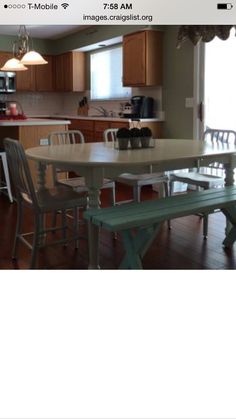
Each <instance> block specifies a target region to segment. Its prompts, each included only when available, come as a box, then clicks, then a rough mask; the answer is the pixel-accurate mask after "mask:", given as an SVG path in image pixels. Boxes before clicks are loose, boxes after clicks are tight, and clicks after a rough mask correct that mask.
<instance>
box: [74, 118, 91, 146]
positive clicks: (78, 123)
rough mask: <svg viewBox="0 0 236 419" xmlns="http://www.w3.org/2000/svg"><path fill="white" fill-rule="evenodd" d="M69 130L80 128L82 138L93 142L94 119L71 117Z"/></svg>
mask: <svg viewBox="0 0 236 419" xmlns="http://www.w3.org/2000/svg"><path fill="white" fill-rule="evenodd" d="M69 129H70V130H76V129H78V130H80V131H81V132H82V133H83V134H84V140H85V142H86V143H87V142H88V143H92V142H94V141H95V140H94V121H93V120H87V119H72V120H71V124H70V125H69Z"/></svg>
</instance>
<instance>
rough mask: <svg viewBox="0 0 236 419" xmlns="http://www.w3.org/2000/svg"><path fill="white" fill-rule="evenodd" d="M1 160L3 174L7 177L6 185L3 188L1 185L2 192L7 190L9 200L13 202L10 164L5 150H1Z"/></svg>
mask: <svg viewBox="0 0 236 419" xmlns="http://www.w3.org/2000/svg"><path fill="white" fill-rule="evenodd" d="M0 159H1V160H2V167H3V173H4V176H5V182H6V185H4V186H2V184H1V185H0V190H2V189H6V190H7V193H8V198H9V200H10V202H13V198H12V193H11V183H10V177H9V170H8V164H7V155H6V152H5V150H4V149H1V148H0Z"/></svg>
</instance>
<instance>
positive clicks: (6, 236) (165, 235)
mask: <svg viewBox="0 0 236 419" xmlns="http://www.w3.org/2000/svg"><path fill="white" fill-rule="evenodd" d="M131 197H132V191H131V188H129V187H126V186H125V187H124V186H123V185H122V186H121V185H119V186H118V188H117V200H120V201H122V200H126V199H130V198H131ZM152 198H157V194H156V193H155V192H153V191H152V189H151V187H148V186H147V187H144V188H142V200H146V199H152ZM108 202H109V193H107V191H105V190H104V191H102V206H104V207H105V206H108ZM0 216H1V223H0V237H1V240H0V269H2V270H4V269H5V270H8V269H27V268H28V266H29V260H30V251H29V250H28V249H27V248H25V246H23V245H20V248H19V258H18V262H17V263H15V264H13V263H12V260H11V249H12V243H13V238H14V232H15V223H16V204H10V203H9V200H8V198H7V197H6V196H5V195H3V194H1V195H0ZM48 221H49V222H50V220H48ZM171 226H172V228H171V230H169V229H168V226H167V223H164V224H163V225H162V227H161V230H160V233H159V234H158V236H157V237H156V239H155V240H154V242H153V244H152V246H151V248H150V249H149V250H148V252H147V254H146V255H145V257H144V260H143V266H144V269H147V270H150V269H155V270H157V269H158V270H174V269H176V270H179V269H182V270H186V269H190V270H196V269H198V270H203V269H205V270H209V269H217V270H218V269H235V268H236V245H235V246H234V247H233V249H232V251H228V250H227V251H226V250H225V249H224V248H223V247H222V241H223V239H224V229H225V217H224V216H223V214H221V213H216V214H213V215H210V216H209V229H208V230H209V234H208V239H207V240H204V239H203V226H202V220H200V218H199V217H198V216H195V215H192V216H188V217H183V218H179V219H176V220H173V221H172V222H171ZM80 228H81V233H83V234H84V233H85V226H84V225H82V226H81V227H80ZM24 229H25V231H29V230H32V229H33V218H32V215H31V213H30V211H28V212H27V217H26V221H25V224H24ZM122 256H123V246H122V242H121V240H120V237H119V235H118V238H117V240H114V237H113V235H112V234H110V233H109V232H107V231H104V232H102V234H101V239H100V265H101V267H102V269H117V267H118V266H119V263H120V261H121V259H122ZM87 265H88V252H87V241H85V240H81V242H80V248H79V251H76V250H75V249H74V248H73V246H72V245H69V246H68V247H66V248H65V247H60V246H55V247H50V248H47V249H45V250H43V251H42V252H40V257H39V264H38V268H39V269H61V270H63V269H81V270H83V269H87Z"/></svg>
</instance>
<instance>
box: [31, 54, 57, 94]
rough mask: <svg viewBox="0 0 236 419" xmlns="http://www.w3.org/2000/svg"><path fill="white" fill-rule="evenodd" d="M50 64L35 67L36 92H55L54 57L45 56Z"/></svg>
mask: <svg viewBox="0 0 236 419" xmlns="http://www.w3.org/2000/svg"><path fill="white" fill-rule="evenodd" d="M44 58H45V60H46V61H47V62H48V64H45V65H36V66H35V90H36V91H37V92H52V91H53V69H54V67H53V56H52V55H44Z"/></svg>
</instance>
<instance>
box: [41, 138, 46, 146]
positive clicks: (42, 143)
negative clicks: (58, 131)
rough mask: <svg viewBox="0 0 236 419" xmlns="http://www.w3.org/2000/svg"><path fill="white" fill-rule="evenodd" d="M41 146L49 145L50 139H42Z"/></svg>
mask: <svg viewBox="0 0 236 419" xmlns="http://www.w3.org/2000/svg"><path fill="white" fill-rule="evenodd" d="M39 144H40V145H48V138H40V140H39Z"/></svg>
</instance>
